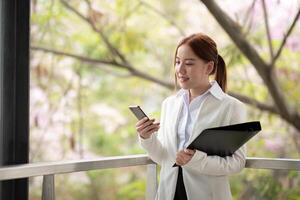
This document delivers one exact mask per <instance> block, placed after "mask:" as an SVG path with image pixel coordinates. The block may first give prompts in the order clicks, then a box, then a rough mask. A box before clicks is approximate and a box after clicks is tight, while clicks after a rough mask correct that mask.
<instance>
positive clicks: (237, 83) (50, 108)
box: [30, 0, 300, 200]
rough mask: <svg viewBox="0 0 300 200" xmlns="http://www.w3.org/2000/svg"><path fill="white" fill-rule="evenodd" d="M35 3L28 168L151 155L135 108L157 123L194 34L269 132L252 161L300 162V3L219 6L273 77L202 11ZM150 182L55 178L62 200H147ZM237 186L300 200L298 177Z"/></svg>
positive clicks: (234, 183) (141, 177)
mask: <svg viewBox="0 0 300 200" xmlns="http://www.w3.org/2000/svg"><path fill="white" fill-rule="evenodd" d="M31 2H32V3H31V58H30V68H31V72H30V73H31V82H30V98H31V102H30V144H31V145H30V146H31V147H30V162H40V161H58V160H75V159H85V158H98V157H102V156H117V155H118V156H119V155H131V154H142V153H145V152H144V151H143V150H142V149H141V148H140V146H139V144H138V140H137V136H136V131H135V123H136V119H135V118H134V116H133V115H132V114H131V113H130V111H129V109H128V105H134V104H137V105H140V106H141V107H142V108H143V109H144V110H145V111H146V112H147V114H148V115H149V116H152V117H154V118H156V119H159V116H160V106H161V102H162V101H163V99H164V98H166V97H167V96H169V95H171V94H173V93H174V92H175V90H174V84H173V83H174V70H173V59H174V51H175V48H176V45H177V43H178V42H179V40H180V39H181V38H182V37H184V36H187V35H189V34H191V33H195V32H203V33H205V34H208V35H209V36H211V37H212V38H213V39H214V40H215V41H216V43H217V44H218V49H219V52H220V54H221V55H222V56H223V57H224V59H225V61H226V63H227V69H228V90H229V92H230V94H232V95H235V96H236V97H238V98H239V99H241V100H242V101H244V102H245V103H246V104H247V109H248V120H260V121H261V124H262V128H263V130H262V131H261V132H260V134H258V135H257V136H256V137H254V138H253V139H252V140H251V141H250V142H249V143H248V157H269V158H299V157H300V128H299V127H300V118H299V113H300V101H299V99H300V87H299V83H300V67H299V64H300V53H299V52H300V24H299V22H298V23H297V21H298V17H299V8H300V3H299V1H297V0H290V1H280V0H268V1H263V0H251V1H250V0H246V1H232V0H225V1H224V0H222V1H221V0H219V1H215V3H216V5H217V6H218V7H219V8H221V9H222V10H223V11H224V13H225V14H226V15H228V16H229V17H230V18H231V19H233V20H234V21H235V23H236V25H238V27H236V31H237V32H239V33H240V34H241V35H242V36H243V37H242V38H243V41H244V42H245V43H244V44H242V45H244V46H245V45H249V46H251V47H252V48H253V50H254V51H255V52H256V53H257V54H256V55H257V56H258V57H259V58H261V60H262V62H263V63H265V64H266V66H267V69H270V71H267V72H265V74H264V75H262V74H261V73H258V71H259V70H261V69H263V68H262V66H260V65H256V64H255V63H257V62H255V59H256V57H255V56H250V57H249V55H248V56H247V55H246V54H247V53H245V52H243V51H240V50H239V48H238V47H237V46H236V44H237V42H238V40H236V39H235V38H234V37H233V36H232V35H230V34H227V33H226V31H224V28H226V27H225V25H224V24H219V23H218V22H217V21H216V20H215V14H213V13H212V12H211V11H209V10H208V9H207V5H205V4H204V3H203V2H201V1H197V0H186V1H180V0H151V1H150V0H145V1H144V0H127V1H124V0H104V1H96V0H70V1H64V0H32V1H31ZM210 2H213V1H210ZM297 13H298V15H297ZM289 30H290V31H289ZM284 38H286V39H284ZM281 46H282V48H281ZM240 48H241V47H240ZM278 49H281V50H280V51H278ZM278 52H279V53H278ZM276 54H278V56H277V57H276ZM272 87H275V89H274V90H275V92H274V90H272ZM276 91H277V93H276ZM276 94H278V95H279V96H276ZM285 111H286V112H285ZM298 120H299V121H298ZM145 170H146V167H130V168H122V169H111V170H97V171H90V172H86V173H73V174H68V175H57V176H56V182H55V184H56V198H57V199H64V200H69V199H70V200H71V199H74V200H79V199H91V200H110V199H118V200H121V199H126V200H127V199H128V200H139V199H144V198H145V184H146V173H145ZM230 180H231V188H232V194H233V197H234V199H291V200H296V199H300V187H299V182H300V172H297V171H272V170H254V169H245V170H243V171H242V173H240V174H237V175H234V176H232V177H231V178H230ZM40 196H41V178H31V179H30V199H31V200H37V199H40Z"/></svg>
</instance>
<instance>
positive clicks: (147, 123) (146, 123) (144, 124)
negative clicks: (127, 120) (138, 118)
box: [141, 119, 154, 128]
mask: <svg viewBox="0 0 300 200" xmlns="http://www.w3.org/2000/svg"><path fill="white" fill-rule="evenodd" d="M153 122H154V120H153V119H150V120H148V121H146V122H144V123H143V124H142V125H141V127H143V128H146V127H147V126H150V125H152V124H153Z"/></svg>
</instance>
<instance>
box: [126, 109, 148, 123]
mask: <svg viewBox="0 0 300 200" xmlns="http://www.w3.org/2000/svg"><path fill="white" fill-rule="evenodd" d="M129 109H130V110H131V112H132V113H133V114H134V115H135V116H136V118H137V119H138V120H141V119H143V118H144V117H147V118H148V119H149V117H148V116H147V115H146V114H145V113H144V111H143V110H142V109H141V107H140V106H129Z"/></svg>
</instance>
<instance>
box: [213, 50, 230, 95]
mask: <svg viewBox="0 0 300 200" xmlns="http://www.w3.org/2000/svg"><path fill="white" fill-rule="evenodd" d="M215 79H216V81H217V82H218V84H219V85H220V87H221V88H222V90H223V92H226V87H227V73H226V64H225V62H224V60H223V58H222V56H220V55H219V54H218V61H217V66H216V75H215Z"/></svg>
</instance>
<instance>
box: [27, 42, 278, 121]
mask: <svg viewBox="0 0 300 200" xmlns="http://www.w3.org/2000/svg"><path fill="white" fill-rule="evenodd" d="M31 49H32V50H36V51H44V52H48V53H52V54H55V55H60V56H67V57H71V58H75V59H77V60H80V61H81V62H86V63H91V64H94V65H97V64H105V65H110V66H111V67H118V68H124V69H126V70H128V71H129V69H128V66H123V65H122V64H119V63H117V62H114V61H106V60H101V59H92V58H87V57H84V56H79V55H76V54H72V53H66V52H62V51H57V50H52V49H47V48H43V47H31ZM129 72H130V73H131V71H129ZM131 74H132V75H133V76H136V77H139V78H142V79H145V80H148V81H151V82H154V83H156V84H159V85H161V86H163V87H166V88H167V89H173V88H174V87H173V84H172V83H167V82H165V81H162V80H158V79H155V78H153V77H150V78H149V75H147V76H145V74H144V73H142V72H140V71H138V70H137V69H134V73H131ZM229 94H230V95H231V96H234V97H235V98H237V99H239V100H240V101H242V102H244V103H246V104H249V105H251V106H254V107H256V108H257V109H260V110H263V111H267V112H270V113H272V114H277V115H278V114H279V113H278V111H277V109H276V108H275V107H274V106H271V105H267V104H264V103H261V102H259V101H257V100H255V99H252V98H250V97H247V96H244V95H241V94H237V93H234V92H229Z"/></svg>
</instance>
